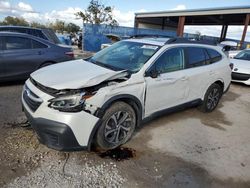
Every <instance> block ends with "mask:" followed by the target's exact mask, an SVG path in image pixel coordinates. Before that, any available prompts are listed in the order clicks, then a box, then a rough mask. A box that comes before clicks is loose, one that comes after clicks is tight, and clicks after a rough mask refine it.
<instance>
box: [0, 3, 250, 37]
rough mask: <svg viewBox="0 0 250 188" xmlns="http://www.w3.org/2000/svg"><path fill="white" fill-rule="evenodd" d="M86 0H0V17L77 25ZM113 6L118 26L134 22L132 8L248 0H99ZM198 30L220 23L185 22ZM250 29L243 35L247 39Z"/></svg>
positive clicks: (216, 31) (214, 32) (231, 32)
mask: <svg viewBox="0 0 250 188" xmlns="http://www.w3.org/2000/svg"><path fill="white" fill-rule="evenodd" d="M89 1H90V0H0V20H3V18H4V17H6V16H18V17H20V16H21V17H23V18H25V19H26V20H27V21H29V22H32V21H37V22H41V23H47V22H53V21H55V20H56V19H59V20H63V21H65V22H73V23H75V24H77V25H79V26H81V25H82V21H81V20H79V19H76V17H75V15H74V13H76V12H77V11H83V10H84V9H86V7H87V6H88V4H89ZM101 2H102V3H103V4H105V5H109V6H112V7H113V8H114V10H113V14H114V17H115V19H116V20H117V21H118V22H119V25H121V26H131V27H133V24H134V13H135V12H147V11H167V10H186V9H199V8H215V7H230V6H250V0H205V1H202V0H189V1H187V0H174V1H173V0H101ZM242 30H243V27H242V26H229V29H228V35H227V37H230V38H235V39H240V37H241V34H242ZM197 31H199V32H201V34H202V35H211V36H219V35H220V31H221V26H205V27H204V26H202V27H201V26H185V31H184V32H187V33H196V32H197ZM249 33H250V31H248V33H247V36H246V39H247V40H248V41H250V34H249Z"/></svg>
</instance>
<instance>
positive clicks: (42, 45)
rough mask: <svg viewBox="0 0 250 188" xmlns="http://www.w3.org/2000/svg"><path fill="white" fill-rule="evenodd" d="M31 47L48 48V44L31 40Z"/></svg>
mask: <svg viewBox="0 0 250 188" xmlns="http://www.w3.org/2000/svg"><path fill="white" fill-rule="evenodd" d="M32 48H33V49H39V48H48V46H47V45H45V44H43V43H41V42H38V41H36V40H32Z"/></svg>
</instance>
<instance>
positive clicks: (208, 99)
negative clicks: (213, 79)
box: [199, 83, 223, 112]
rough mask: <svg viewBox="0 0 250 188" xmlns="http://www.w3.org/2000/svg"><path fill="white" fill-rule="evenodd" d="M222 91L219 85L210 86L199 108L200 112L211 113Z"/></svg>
mask: <svg viewBox="0 0 250 188" xmlns="http://www.w3.org/2000/svg"><path fill="white" fill-rule="evenodd" d="M222 93H223V89H222V87H221V86H220V85H218V84H216V83H214V84H212V85H211V86H210V87H209V88H208V89H207V92H206V94H205V97H204V100H203V102H202V104H201V106H199V110H200V111H202V112H212V111H213V110H214V109H215V108H216V107H217V105H218V103H219V101H220V98H221V96H222Z"/></svg>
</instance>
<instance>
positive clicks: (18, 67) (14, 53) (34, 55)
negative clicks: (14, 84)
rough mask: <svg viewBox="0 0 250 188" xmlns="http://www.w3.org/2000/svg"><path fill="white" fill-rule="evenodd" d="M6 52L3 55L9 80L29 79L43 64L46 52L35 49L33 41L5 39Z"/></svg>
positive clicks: (20, 38)
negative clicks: (42, 56) (43, 56)
mask: <svg viewBox="0 0 250 188" xmlns="http://www.w3.org/2000/svg"><path fill="white" fill-rule="evenodd" d="M5 43H6V50H5V51H4V54H3V61H4V64H5V76H6V77H7V78H13V79H18V78H27V77H29V74H30V73H31V72H33V71H34V70H36V69H37V68H38V67H39V65H40V64H41V63H42V61H43V59H42V58H41V55H43V54H44V52H43V51H42V50H41V49H39V48H34V47H33V46H34V44H33V40H32V39H30V38H25V37H15V36H14V37H13V36H7V37H5Z"/></svg>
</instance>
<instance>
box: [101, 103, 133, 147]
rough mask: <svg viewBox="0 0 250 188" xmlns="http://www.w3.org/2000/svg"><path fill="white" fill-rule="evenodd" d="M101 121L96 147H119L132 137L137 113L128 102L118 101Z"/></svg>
mask: <svg viewBox="0 0 250 188" xmlns="http://www.w3.org/2000/svg"><path fill="white" fill-rule="evenodd" d="M101 121H102V122H101V125H100V127H99V128H98V130H97V133H96V149H98V150H109V149H114V148H117V147H119V146H120V145H122V144H124V143H126V142H127V141H128V140H129V139H130V138H131V137H132V135H133V133H134V130H135V126H136V114H135V111H134V110H133V108H132V107H131V106H130V105H128V104H127V103H125V102H116V103H114V104H113V105H112V106H111V107H110V108H108V109H107V110H106V112H105V114H104V116H103V118H102V120H101ZM119 121H120V122H119Z"/></svg>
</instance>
